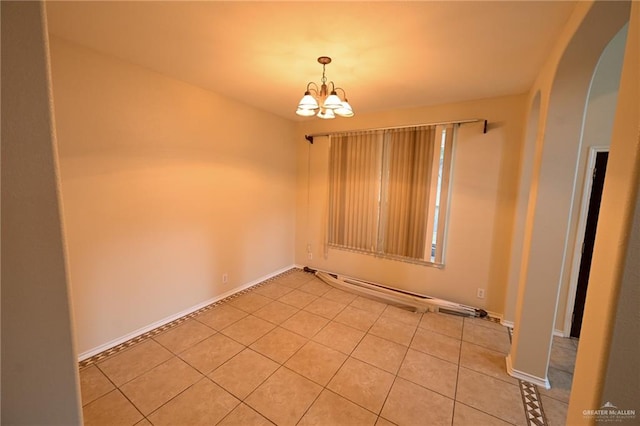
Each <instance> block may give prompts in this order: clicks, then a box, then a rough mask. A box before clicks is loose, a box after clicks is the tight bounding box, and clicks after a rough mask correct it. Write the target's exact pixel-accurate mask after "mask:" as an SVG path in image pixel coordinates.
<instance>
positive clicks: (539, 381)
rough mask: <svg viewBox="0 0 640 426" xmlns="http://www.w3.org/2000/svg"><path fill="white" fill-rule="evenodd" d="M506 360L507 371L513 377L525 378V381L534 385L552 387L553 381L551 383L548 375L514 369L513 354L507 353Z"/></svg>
mask: <svg viewBox="0 0 640 426" xmlns="http://www.w3.org/2000/svg"><path fill="white" fill-rule="evenodd" d="M505 360H506V363H507V373H509V375H510V376H511V377H515V378H516V379H519V380H524V381H525V382H529V383H533V384H534V385H538V386H542V387H544V388H545V389H551V383H549V379H548V378H547V377H545V378H541V377H538V376H533V375H531V374H529V373H525V372H524V371H518V370H516V369H514V368H513V365H512V364H511V354H509V355H507V357H506V358H505Z"/></svg>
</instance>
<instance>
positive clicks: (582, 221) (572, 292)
mask: <svg viewBox="0 0 640 426" xmlns="http://www.w3.org/2000/svg"><path fill="white" fill-rule="evenodd" d="M601 152H609V146H607V145H597V146H592V147H591V148H589V159H588V161H587V169H586V173H585V179H584V186H583V189H582V201H581V203H580V216H579V217H578V227H577V229H576V239H575V245H574V247H573V260H572V261H571V275H570V276H569V293H568V296H567V307H566V310H565V314H564V329H563V330H562V332H563V334H564V336H565V337H569V336H570V335H571V323H572V322H573V321H572V320H573V309H574V308H575V303H576V291H577V290H578V275H579V274H580V261H581V260H582V243H583V242H584V234H585V231H586V227H587V216H588V214H589V201H590V200H591V189H592V187H593V170H594V168H595V166H596V157H597V156H598V153H601Z"/></svg>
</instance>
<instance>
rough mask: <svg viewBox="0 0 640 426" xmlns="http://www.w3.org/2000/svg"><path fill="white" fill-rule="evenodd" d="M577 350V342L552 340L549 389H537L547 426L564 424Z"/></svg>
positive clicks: (564, 339) (555, 338)
mask: <svg viewBox="0 0 640 426" xmlns="http://www.w3.org/2000/svg"><path fill="white" fill-rule="evenodd" d="M577 350H578V340H576V339H572V338H562V337H554V338H553V344H552V345H551V357H550V359H549V372H548V376H549V382H550V383H551V389H544V388H542V387H538V392H540V398H541V399H542V407H543V409H544V412H545V415H546V417H547V423H548V424H549V426H564V425H565V424H566V419H567V408H568V406H569V395H570V394H571V382H572V381H573V369H574V367H575V363H576V352H577Z"/></svg>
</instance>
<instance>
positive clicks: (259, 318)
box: [80, 271, 571, 426]
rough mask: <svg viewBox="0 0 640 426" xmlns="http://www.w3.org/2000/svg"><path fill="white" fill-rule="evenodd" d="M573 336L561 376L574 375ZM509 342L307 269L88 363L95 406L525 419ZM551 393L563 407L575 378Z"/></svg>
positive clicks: (89, 418)
mask: <svg viewBox="0 0 640 426" xmlns="http://www.w3.org/2000/svg"><path fill="white" fill-rule="evenodd" d="M562 343H563V342H561V343H559V344H558V345H554V351H556V352H558V354H557V360H556V361H555V364H554V365H552V368H553V369H554V370H552V372H553V373H552V377H551V381H552V383H554V382H556V383H554V384H565V385H566V383H569V385H570V383H571V382H570V380H568V379H567V377H566V374H567V373H568V372H567V371H566V369H567V368H568V366H569V364H570V363H569V361H567V360H566V358H565V357H563V355H567V354H566V353H564V352H563V351H564V350H565V348H563V347H561V344H562ZM570 343H571V342H570ZM508 350H509V336H508V332H507V329H506V328H504V327H502V326H500V325H499V324H496V323H493V322H490V321H488V320H482V319H468V318H464V319H463V318H461V317H456V316H451V315H445V314H436V313H426V314H417V313H412V312H408V311H404V310H402V309H399V308H396V307H394V306H390V305H386V304H383V303H379V302H375V301H373V300H369V299H365V298H362V297H358V296H356V295H354V294H350V293H347V292H344V291H341V290H338V289H335V288H332V287H330V286H328V285H326V284H324V283H323V282H322V281H320V280H318V279H317V278H315V277H314V276H313V275H309V274H305V273H303V272H300V271H294V272H290V273H287V274H285V275H282V276H280V277H278V278H275V279H273V280H270V281H269V282H267V283H265V284H263V285H261V286H259V287H256V288H255V289H254V290H252V291H250V292H247V293H245V294H243V295H240V296H238V297H236V298H233V299H231V300H228V301H226V302H224V303H221V304H218V305H216V306H215V307H213V308H211V309H209V310H207V311H205V312H203V313H200V314H199V315H197V316H195V317H193V318H190V319H188V320H187V321H184V322H183V323H181V324H180V325H178V326H176V327H173V328H171V329H169V330H168V331H165V332H163V333H161V334H158V335H156V336H155V337H153V338H149V339H147V340H145V341H143V342H141V343H138V344H136V345H134V346H132V347H130V348H128V349H125V350H123V351H122V352H119V353H117V354H115V355H112V356H110V357H109V358H106V359H103V360H101V361H99V362H97V363H95V364H93V365H90V366H88V367H86V368H83V369H82V370H81V372H80V377H81V385H82V404H83V407H84V419H85V424H86V425H149V424H153V425H196V424H202V425H216V424H220V425H243V426H246V425H270V424H277V425H295V424H298V425H332V426H333V425H340V424H344V425H392V424H397V425H440V424H442V425H474V426H476V425H505V424H516V425H525V424H526V420H525V413H524V408H523V403H522V398H521V394H520V389H519V386H518V382H517V380H515V379H513V378H511V377H510V376H508V375H507V374H506V372H505V360H504V358H505V355H506V354H507V351H508ZM542 398H543V399H548V401H549V404H548V407H549V409H547V403H546V401H545V410H549V413H548V414H550V415H551V416H552V418H553V419H554V421H555V419H556V417H557V416H559V417H558V418H560V419H561V418H562V408H563V407H562V405H561V404H565V405H566V401H567V398H568V391H567V390H566V386H565V387H564V388H563V387H562V386H558V387H556V388H554V389H552V390H551V391H548V392H544V393H543V396H542ZM565 412H566V408H565Z"/></svg>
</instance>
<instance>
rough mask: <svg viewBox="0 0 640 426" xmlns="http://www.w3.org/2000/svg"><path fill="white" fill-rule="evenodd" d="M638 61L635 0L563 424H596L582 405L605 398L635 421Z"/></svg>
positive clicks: (639, 10)
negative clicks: (576, 351)
mask: <svg viewBox="0 0 640 426" xmlns="http://www.w3.org/2000/svg"><path fill="white" fill-rule="evenodd" d="M639 64H640V3H637V2H633V3H632V6H631V18H630V21H629V30H628V36H627V44H626V48H625V58H624V63H623V68H622V77H621V80H620V92H619V95H618V103H617V108H616V117H615V122H614V127H613V136H612V141H611V151H610V154H609V163H608V166H607V176H606V179H605V183H604V191H603V194H602V203H601V207H600V217H599V221H598V231H597V234H596V241H595V247H594V257H593V263H592V268H591V274H590V278H589V290H588V292H587V301H586V305H585V318H584V322H583V324H582V333H581V336H580V344H579V346H578V356H577V359H576V367H575V372H574V381H573V386H572V389H573V391H572V393H571V399H570V401H569V412H568V416H567V423H568V424H572V425H573V424H576V425H579V424H593V423H594V421H593V418H588V417H585V416H584V415H583V411H584V410H597V409H598V408H600V407H601V406H602V405H603V404H604V403H605V402H607V401H608V400H609V398H611V400H610V402H611V403H613V404H614V405H617V406H618V407H619V408H620V409H622V410H635V411H636V417H635V419H632V420H631V421H629V422H627V423H628V424H637V422H638V413H639V412H640V407H639V406H638V398H637V393H636V392H634V390H637V389H638V375H637V371H638V367H637V362H638V356H639V354H638V350H639V348H638V334H637V329H638V291H637V288H638V280H637V277H638V272H637V268H638V262H639V260H638V246H637V239H638V237H637V233H638V226H637V222H638V216H637V214H638V212H637V210H636V206H637V204H638V190H639V186H640V139H639V135H638V129H639V128H640V105H639V104H638V99H640V86H639V85H640V81H639V80H640V79H639V78H638V76H639V75H640V65H639ZM616 362H620V364H619V365H616V364H615V363H616ZM633 364H635V365H633ZM634 372H635V374H634ZM605 385H606V387H605ZM615 398H619V400H618V399H615ZM623 404H624V405H623Z"/></svg>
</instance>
